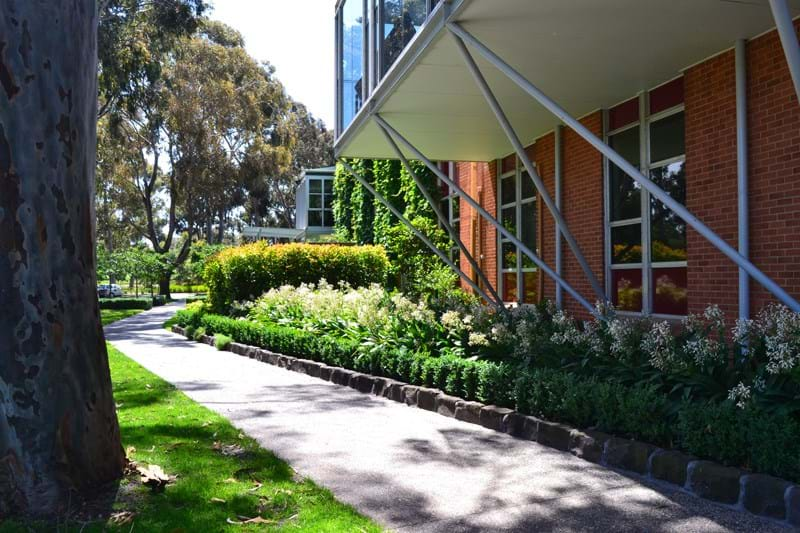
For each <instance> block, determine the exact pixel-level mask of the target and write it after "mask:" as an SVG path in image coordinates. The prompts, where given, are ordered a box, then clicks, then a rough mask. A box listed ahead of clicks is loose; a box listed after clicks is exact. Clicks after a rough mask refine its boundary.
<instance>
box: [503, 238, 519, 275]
mask: <svg viewBox="0 0 800 533" xmlns="http://www.w3.org/2000/svg"><path fill="white" fill-rule="evenodd" d="M502 249H503V264H502V265H501V268H502V269H503V270H507V269H516V268H517V247H516V246H514V245H513V244H511V243H510V242H504V243H503V248H502Z"/></svg>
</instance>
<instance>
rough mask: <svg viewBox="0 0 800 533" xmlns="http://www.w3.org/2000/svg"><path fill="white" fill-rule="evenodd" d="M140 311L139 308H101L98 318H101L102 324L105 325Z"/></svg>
mask: <svg viewBox="0 0 800 533" xmlns="http://www.w3.org/2000/svg"><path fill="white" fill-rule="evenodd" d="M141 312H142V310H141V309H101V310H100V320H102V322H103V325H104V326H107V325H109V324H111V323H112V322H116V321H117V320H122V319H123V318H128V317H129V316H133V315H137V314H139V313H141Z"/></svg>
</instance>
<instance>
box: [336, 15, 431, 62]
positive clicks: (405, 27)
mask: <svg viewBox="0 0 800 533" xmlns="http://www.w3.org/2000/svg"><path fill="white" fill-rule="evenodd" d="M351 1H352V0H351ZM382 1H383V21H382V26H383V57H382V70H383V72H382V74H386V73H387V72H388V71H389V68H391V66H392V64H393V63H394V62H395V61H396V60H397V58H398V57H400V54H401V53H402V52H403V49H404V48H405V47H406V45H407V44H408V43H409V42H410V41H411V39H413V38H414V35H416V34H417V32H418V31H419V29H420V28H421V27H422V24H424V23H425V19H426V18H427V16H428V12H427V5H426V4H427V2H426V0H382Z"/></svg>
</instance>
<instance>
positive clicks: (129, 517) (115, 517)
mask: <svg viewBox="0 0 800 533" xmlns="http://www.w3.org/2000/svg"><path fill="white" fill-rule="evenodd" d="M135 517H136V513H134V512H133V511H119V512H116V513H114V514H112V515H111V516H110V517H109V518H108V522H109V524H112V525H115V526H124V525H125V524H130V523H131V522H133V519H134V518H135Z"/></svg>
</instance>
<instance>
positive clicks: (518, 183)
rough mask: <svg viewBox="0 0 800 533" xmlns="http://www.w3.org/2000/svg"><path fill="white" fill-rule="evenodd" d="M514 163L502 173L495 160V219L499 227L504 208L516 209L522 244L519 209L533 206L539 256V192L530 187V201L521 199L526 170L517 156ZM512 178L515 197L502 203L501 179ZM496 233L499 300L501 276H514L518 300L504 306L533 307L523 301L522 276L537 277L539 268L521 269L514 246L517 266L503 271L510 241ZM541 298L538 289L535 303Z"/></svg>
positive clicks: (517, 233) (500, 164) (520, 257)
mask: <svg viewBox="0 0 800 533" xmlns="http://www.w3.org/2000/svg"><path fill="white" fill-rule="evenodd" d="M514 161H515V168H514V170H509V171H508V172H503V159H498V160H497V184H496V185H497V194H496V195H495V197H496V198H497V201H496V202H495V203H496V205H497V213H496V218H497V220H498V222H499V223H500V224H502V223H503V210H504V209H508V208H510V207H514V208H515V209H514V223H515V236H516V237H517V238H518V239H519V240H520V241H522V208H523V206H525V205H529V204H533V205H534V206H535V207H536V212H535V213H536V214H535V221H536V225H537V227H536V233H535V238H536V245H535V247H534V250H533V251H534V252H535V253H536V254H537V255H539V254H540V248H541V243H540V239H539V236H540V235H539V232H540V229H541V228H539V227H538V225H539V191H537V190H536V188H535V187H534V188H533V196H531V197H530V198H525V199H523V198H522V176H523V175H525V174H527V171H526V170H525V168H524V167H523V165H522V164H521V163H520V160H519V157H516V156H515V158H514ZM533 166H534V168H536V163H534V164H533ZM512 176H514V178H515V180H514V181H515V182H514V195H515V196H514V201H513V202H509V203H505V204H504V203H503V197H502V192H503V190H502V184H503V179H505V178H509V177H512ZM528 179H531V178H530V176H528ZM506 229H508V228H506ZM495 234H496V236H497V289H498V290H497V292H498V294H499V295H500V296H501V297H503V295H504V294H505V286H504V280H503V274H515V275H516V285H517V286H516V295H517V298H516V300H515V301H513V302H511V301H506V302H505V303H507V304H510V303H515V304H518V305H523V304H524V305H533V304H531V303H529V302H528V303H526V302H524V298H525V274H537V275H538V274H539V268H538V267H537V266H535V265H534V266H533V267H523V266H522V265H523V262H524V259H523V256H524V255H525V254H523V253H522V252H520V250H519V247H517V246H515V248H516V249H517V252H516V263H517V264H516V266H515V267H514V268H503V244H510V243H511V241H510V240H509V239H506V238H505V237H503V235H502V234H501V233H500V232H499V231H497V230H495ZM525 257H527V256H525ZM537 284H538V282H537ZM541 297H542V295H541V294H538V288H537V295H536V301H537V302H538V301H540V300H541Z"/></svg>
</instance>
